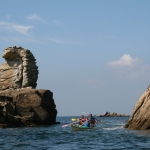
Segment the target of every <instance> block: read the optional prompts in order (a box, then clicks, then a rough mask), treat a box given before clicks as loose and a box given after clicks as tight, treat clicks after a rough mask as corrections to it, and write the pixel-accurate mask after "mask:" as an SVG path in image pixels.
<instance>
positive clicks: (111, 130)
mask: <svg viewBox="0 0 150 150" xmlns="http://www.w3.org/2000/svg"><path fill="white" fill-rule="evenodd" d="M72 118H79V116H67V117H66V116H65V117H57V119H56V121H57V122H60V124H56V125H51V126H42V127H21V128H2V129H0V150H81V149H83V150H92V149H94V150H146V149H147V150H150V131H149V130H147V131H138V130H128V129H125V128H124V125H125V123H126V122H127V120H128V119H129V117H102V118H97V119H98V120H99V123H98V124H97V129H96V130H87V131H72V129H71V119H72ZM64 125H66V126H65V127H62V126H64Z"/></svg>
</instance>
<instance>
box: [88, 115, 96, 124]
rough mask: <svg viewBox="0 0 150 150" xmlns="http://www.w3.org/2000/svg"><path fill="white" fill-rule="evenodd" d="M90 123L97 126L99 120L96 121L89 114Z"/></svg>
mask: <svg viewBox="0 0 150 150" xmlns="http://www.w3.org/2000/svg"><path fill="white" fill-rule="evenodd" d="M89 122H90V125H95V124H96V123H97V119H95V118H94V117H93V115H92V114H89Z"/></svg>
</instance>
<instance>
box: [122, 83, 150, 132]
mask: <svg viewBox="0 0 150 150" xmlns="http://www.w3.org/2000/svg"><path fill="white" fill-rule="evenodd" d="M124 127H125V128H128V129H133V130H149V129H150V86H148V88H147V91H145V92H144V93H143V94H142V95H141V97H140V98H139V100H138V101H137V103H136V105H135V106H134V108H133V111H132V114H131V117H130V118H129V120H128V121H127V123H126V124H125V126H124Z"/></svg>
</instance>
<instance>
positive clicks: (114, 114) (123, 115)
mask: <svg viewBox="0 0 150 150" xmlns="http://www.w3.org/2000/svg"><path fill="white" fill-rule="evenodd" d="M98 117H129V115H125V114H117V113H116V112H113V113H110V112H105V113H104V114H101V115H99V116H98Z"/></svg>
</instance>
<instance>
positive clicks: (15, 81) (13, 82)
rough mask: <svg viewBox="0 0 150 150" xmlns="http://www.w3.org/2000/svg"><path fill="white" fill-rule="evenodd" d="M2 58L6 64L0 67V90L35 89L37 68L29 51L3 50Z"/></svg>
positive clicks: (20, 48)
mask: <svg viewBox="0 0 150 150" xmlns="http://www.w3.org/2000/svg"><path fill="white" fill-rule="evenodd" d="M3 58H5V60H6V62H5V63H3V64H2V65H1V66H0V90H6V89H10V88H12V89H18V88H25V87H32V88H36V85H37V83H36V81H37V79H38V67H37V66H36V59H35V58H34V56H33V54H32V53H31V52H30V50H28V49H24V48H22V47H16V46H13V47H8V48H6V49H5V50H4V53H3Z"/></svg>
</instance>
